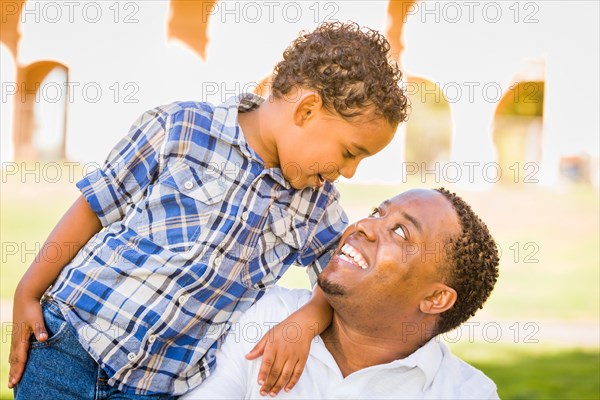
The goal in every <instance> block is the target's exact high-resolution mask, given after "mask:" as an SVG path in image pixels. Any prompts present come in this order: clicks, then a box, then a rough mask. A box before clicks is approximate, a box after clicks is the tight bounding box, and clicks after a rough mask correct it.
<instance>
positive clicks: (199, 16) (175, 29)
mask: <svg viewBox="0 0 600 400" xmlns="http://www.w3.org/2000/svg"><path fill="white" fill-rule="evenodd" d="M216 3H217V0H202V1H190V0H171V2H170V15H169V22H168V27H167V37H168V38H169V39H177V40H180V41H181V42H183V43H184V44H186V45H187V46H189V47H190V48H191V49H192V50H193V51H194V52H195V53H196V54H198V55H199V56H200V58H202V60H206V47H207V45H208V20H209V18H210V15H211V14H212V13H213V11H214V9H215V7H217V4H216Z"/></svg>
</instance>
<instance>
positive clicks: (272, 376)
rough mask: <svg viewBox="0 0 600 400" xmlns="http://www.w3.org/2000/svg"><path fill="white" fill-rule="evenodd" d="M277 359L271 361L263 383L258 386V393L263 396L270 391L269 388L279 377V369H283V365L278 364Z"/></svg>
mask: <svg viewBox="0 0 600 400" xmlns="http://www.w3.org/2000/svg"><path fill="white" fill-rule="evenodd" d="M277 361H278V360H277V359H275V360H274V361H273V362H272V365H271V367H270V368H269V372H268V374H267V376H266V379H265V380H264V384H263V385H262V387H261V388H260V394H261V395H263V396H266V395H267V394H269V393H270V392H271V388H272V387H273V385H274V384H275V382H276V381H277V379H278V378H279V375H281V370H282V369H283V366H282V365H280V364H279V363H278V362H277Z"/></svg>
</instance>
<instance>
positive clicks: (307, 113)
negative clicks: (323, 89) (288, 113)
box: [294, 89, 323, 126]
mask: <svg viewBox="0 0 600 400" xmlns="http://www.w3.org/2000/svg"><path fill="white" fill-rule="evenodd" d="M298 95H299V96H300V97H299V98H298V100H297V101H296V105H295V107H294V123H295V124H296V125H298V126H302V125H304V123H305V122H306V121H308V120H309V119H310V118H313V117H314V115H315V114H316V113H317V112H318V111H319V110H321V107H322V106H323V101H322V99H321V96H320V95H319V93H317V92H315V91H312V90H306V89H299V91H298Z"/></svg>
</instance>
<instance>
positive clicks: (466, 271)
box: [435, 188, 500, 334]
mask: <svg viewBox="0 0 600 400" xmlns="http://www.w3.org/2000/svg"><path fill="white" fill-rule="evenodd" d="M435 190H436V191H437V192H439V193H441V194H442V195H444V197H446V199H447V200H448V201H449V202H450V203H451V204H452V207H453V208H454V210H455V211H456V214H457V216H458V219H459V222H460V227H461V233H460V234H459V235H458V236H456V237H452V238H450V239H449V242H448V243H447V244H446V246H445V250H446V251H445V265H444V268H443V275H445V276H444V280H445V283H446V284H447V285H448V286H450V287H452V288H453V289H454V290H456V293H457V299H456V302H455V303H454V306H453V307H452V308H450V309H449V310H447V311H445V312H443V313H442V314H440V316H439V319H438V321H437V326H436V332H435V334H441V333H444V332H448V331H450V330H452V329H454V328H456V327H458V326H459V325H460V324H462V323H463V322H465V321H466V320H468V319H469V318H470V317H472V316H473V315H475V312H476V311H477V310H478V309H480V308H482V307H483V303H485V301H486V300H487V298H488V297H489V295H490V293H491V292H492V290H493V289H494V285H495V284H496V281H497V280H498V263H499V260H500V258H499V257H498V248H497V246H496V242H495V241H494V238H493V237H492V235H491V234H490V232H489V231H488V228H487V226H486V225H485V223H484V222H483V221H482V220H481V219H480V218H479V217H478V216H477V214H475V212H474V211H473V210H472V209H471V207H470V206H469V205H468V204H467V203H466V202H465V201H464V200H463V199H461V198H460V197H458V196H457V195H456V194H455V193H451V192H449V191H448V190H446V189H444V188H438V189H435Z"/></svg>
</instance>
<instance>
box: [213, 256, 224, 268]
mask: <svg viewBox="0 0 600 400" xmlns="http://www.w3.org/2000/svg"><path fill="white" fill-rule="evenodd" d="M222 262H223V260H222V259H221V257H217V258H215V265H216V266H217V267H218V266H219V265H221V263H222Z"/></svg>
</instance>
